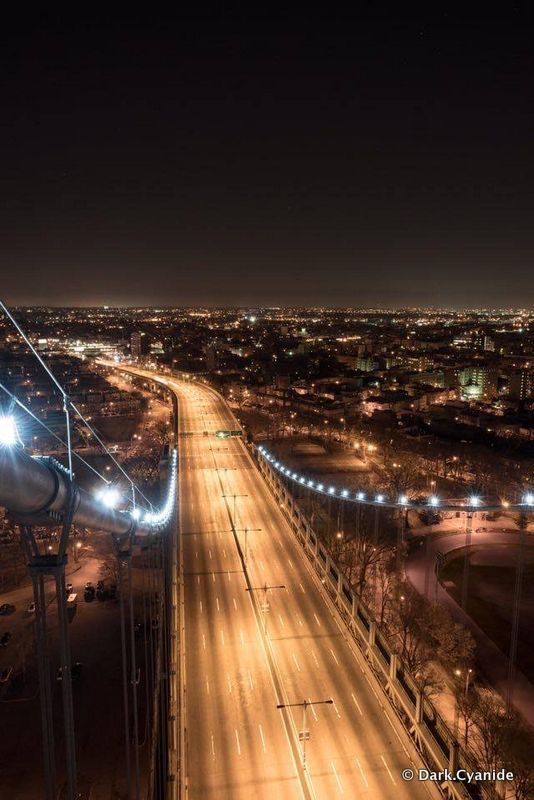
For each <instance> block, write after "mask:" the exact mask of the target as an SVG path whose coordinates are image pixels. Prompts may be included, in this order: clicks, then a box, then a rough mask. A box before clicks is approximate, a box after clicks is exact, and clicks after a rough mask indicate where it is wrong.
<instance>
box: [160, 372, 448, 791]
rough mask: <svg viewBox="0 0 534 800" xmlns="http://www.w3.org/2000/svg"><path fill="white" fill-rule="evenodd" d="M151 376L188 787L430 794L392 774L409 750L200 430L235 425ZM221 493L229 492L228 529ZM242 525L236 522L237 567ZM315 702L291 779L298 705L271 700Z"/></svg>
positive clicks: (278, 539)
mask: <svg viewBox="0 0 534 800" xmlns="http://www.w3.org/2000/svg"><path fill="white" fill-rule="evenodd" d="M145 374H146V373H145ZM150 377H152V378H154V377H156V376H154V375H150ZM163 380H164V382H165V383H166V385H167V386H168V387H169V388H171V389H172V390H173V391H174V392H175V393H176V394H177V396H178V399H179V408H180V425H179V453H180V481H179V483H180V523H181V541H182V543H183V564H184V598H185V662H186V664H185V666H186V669H185V675H186V677H185V687H186V692H185V695H186V711H185V725H186V763H187V766H186V773H187V785H188V796H189V797H190V798H191V800H200V798H202V800H211V799H213V800H222V799H223V798H228V800H241V799H242V800H250V798H271V799H272V798H276V800H283V799H284V798H288V800H289V798H291V800H293V799H294V798H299V797H303V796H307V797H312V798H313V797H315V798H317V799H318V800H319V799H320V800H322V798H325V800H326V798H328V800H330V799H331V798H333V797H339V798H342V797H345V798H351V800H352V798H356V797H358V798H359V797H361V798H365V797H372V798H383V800H391V798H392V797H395V798H399V799H400V798H405V800H413V799H414V798H416V799H418V798H425V800H427V798H428V797H438V796H441V795H439V793H438V791H437V788H436V787H435V786H434V784H428V783H418V782H416V781H415V782H412V783H405V782H404V781H403V780H402V778H401V772H402V770H403V769H405V768H407V767H413V766H414V764H416V765H417V766H420V765H421V762H420V760H419V756H418V754H417V752H416V750H415V748H414V746H413V744H412V742H411V740H410V739H409V737H408V736H407V734H406V733H405V732H404V730H403V728H402V726H401V725H400V723H399V721H398V719H397V717H396V715H395V714H394V712H393V711H392V710H391V708H390V707H389V705H388V703H387V701H386V700H385V698H384V696H383V695H382V694H381V692H380V690H379V689H378V688H377V684H376V683H375V680H374V678H373V677H372V676H369V675H368V673H367V669H366V667H365V664H364V662H363V659H361V658H360V659H359V660H358V659H357V657H356V655H355V652H354V650H353V647H354V645H353V644H352V643H351V642H350V640H349V637H346V633H345V630H344V628H343V624H342V623H341V622H340V621H339V619H338V618H337V616H336V615H335V614H334V613H333V612H332V609H331V607H330V606H329V605H328V604H327V602H326V601H325V599H324V597H323V594H322V593H321V591H320V589H319V587H320V584H318V581H317V578H315V577H314V576H313V574H312V572H311V570H310V568H309V567H308V565H307V562H306V559H305V558H304V557H303V554H302V550H301V548H300V545H299V544H298V542H296V540H295V537H294V534H293V533H292V531H291V530H290V528H289V525H288V523H287V522H286V520H285V518H284V516H283V513H282V511H281V509H280V508H279V507H278V506H277V504H276V503H275V501H274V499H273V497H272V495H271V493H270V491H269V489H268V487H267V485H266V483H265V482H264V480H263V478H262V477H261V475H260V473H259V471H258V470H257V469H256V467H255V466H254V464H253V462H252V459H251V457H250V454H249V453H248V451H247V449H246V447H245V445H244V443H243V442H242V441H241V439H239V438H231V439H218V438H216V437H215V436H214V434H215V431H217V430H219V429H229V428H230V429H232V428H235V427H236V422H235V419H234V418H233V415H232V414H231V412H230V410H229V409H228V407H227V406H226V404H225V403H224V401H223V400H222V398H221V397H220V396H219V395H217V394H216V393H214V392H213V391H211V390H210V389H209V388H207V387H205V386H202V385H200V384H197V383H189V382H188V383H185V382H181V381H175V380H172V379H170V378H163ZM234 494H236V495H242V496H241V497H238V498H237V499H236V517H237V520H236V524H235V528H236V530H237V532H236V533H234V532H233V531H232V521H233V514H234V510H233V504H234V501H233V499H232V498H231V497H229V496H231V495H234ZM223 495H226V496H227V497H226V498H223ZM244 528H248V529H249V531H250V532H249V533H248V558H247V570H246V572H247V573H248V574H247V575H246V574H245V571H244V569H243V561H242V552H243V548H244V533H243V532H242V531H243V529H244ZM252 529H259V530H252ZM236 537H237V538H238V539H239V542H240V546H241V554H240V552H239V549H238V546H237V542H236ZM265 583H267V585H284V586H285V587H286V588H285V589H277V590H273V591H271V592H270V593H269V598H268V599H269V603H270V610H269V612H268V614H267V619H268V644H267V645H266V643H265V638H264V634H263V632H262V620H261V619H260V617H261V614H262V612H261V611H259V612H258V608H259V605H258V604H260V603H261V600H262V597H261V594H262V593H261V592H258V593H256V594H257V597H256V600H257V603H256V605H254V603H253V601H252V597H251V594H252V592H250V591H247V585H248V586H249V587H259V586H263V585H264V584H265ZM267 653H270V655H271V658H269V657H268V655H267ZM273 662H274V663H273ZM327 698H333V700H334V701H335V704H334V705H322V706H317V708H315V709H314V711H311V710H310V711H308V720H307V728H308V730H309V732H310V739H309V741H308V742H307V745H306V748H307V770H306V776H305V777H303V771H302V768H301V763H300V758H299V754H300V750H299V749H298V748H299V747H300V745H299V743H298V738H297V737H298V731H299V730H300V729H301V728H302V712H301V709H300V708H296V709H292V710H291V711H289V712H287V713H286V716H282V713H281V712H280V711H279V710H278V709H277V707H276V706H277V703H279V702H281V701H282V702H291V703H295V702H297V703H298V702H302V701H303V700H304V699H312V700H324V699H327ZM293 712H294V713H293Z"/></svg>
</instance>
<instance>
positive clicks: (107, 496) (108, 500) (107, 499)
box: [98, 486, 120, 508]
mask: <svg viewBox="0 0 534 800" xmlns="http://www.w3.org/2000/svg"><path fill="white" fill-rule="evenodd" d="M98 497H99V499H100V501H101V502H102V503H103V504H104V505H105V506H106V508H116V507H117V506H118V504H119V500H120V495H119V492H118V491H117V489H113V488H112V487H110V486H108V487H107V489H103V490H102V491H101V492H100V494H99V495H98Z"/></svg>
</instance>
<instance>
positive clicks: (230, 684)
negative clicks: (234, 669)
mask: <svg viewBox="0 0 534 800" xmlns="http://www.w3.org/2000/svg"><path fill="white" fill-rule="evenodd" d="M228 691H229V692H230V694H232V681H231V680H230V678H228Z"/></svg>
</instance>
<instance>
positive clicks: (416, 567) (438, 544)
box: [406, 530, 534, 725]
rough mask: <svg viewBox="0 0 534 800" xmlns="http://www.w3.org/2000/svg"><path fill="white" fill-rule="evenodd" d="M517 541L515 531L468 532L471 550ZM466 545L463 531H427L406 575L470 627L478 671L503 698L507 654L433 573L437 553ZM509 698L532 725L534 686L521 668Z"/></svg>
mask: <svg viewBox="0 0 534 800" xmlns="http://www.w3.org/2000/svg"><path fill="white" fill-rule="evenodd" d="M526 539H527V545H528V546H530V547H532V546H534V536H532V535H531V534H528V535H527V537H526ZM517 544H518V533H505V532H499V531H495V530H493V531H492V530H490V531H483V532H480V533H475V532H473V533H472V534H471V548H472V549H481V550H482V549H484V548H485V547H488V546H490V545H507V546H510V547H517ZM465 545H466V535H465V532H463V533H460V532H458V531H452V532H451V533H447V534H446V535H443V534H439V533H438V534H434V535H432V534H427V535H426V537H425V540H424V546H422V547H421V548H417V549H415V550H413V551H412V552H411V553H410V554H409V556H408V558H407V560H406V575H407V577H408V579H409V580H410V582H411V584H412V585H413V586H414V587H415V588H416V589H417V591H418V592H419V593H420V594H426V596H427V597H428V599H429V600H433V601H434V602H439V603H440V604H442V605H444V606H445V607H447V608H448V610H449V612H450V614H451V616H452V617H453V619H455V620H456V621H457V622H461V623H462V624H463V625H465V627H466V628H469V630H470V631H471V632H472V634H473V638H474V639H475V642H476V646H477V651H476V657H477V661H478V663H479V665H480V668H481V671H482V672H483V674H484V675H485V677H486V678H487V680H488V681H490V683H491V684H492V685H493V686H494V688H495V689H496V690H497V691H498V692H500V694H501V695H502V696H503V697H505V696H506V690H507V681H508V657H507V656H506V655H504V654H503V653H502V652H501V650H499V648H498V647H497V645H496V644H495V643H494V642H493V641H492V640H491V639H490V638H489V636H488V635H487V634H486V633H485V632H484V631H483V630H482V628H480V627H479V626H478V625H477V624H476V622H474V620H473V619H472V618H471V617H470V616H469V615H468V614H466V613H465V612H464V611H463V610H462V608H461V607H460V606H459V605H458V603H456V601H455V600H454V599H453V597H451V595H450V594H449V593H448V592H447V590H446V589H445V588H444V587H443V586H442V584H441V582H440V580H439V575H438V574H437V572H436V563H437V557H438V553H441V554H443V555H447V554H450V553H452V552H453V551H456V550H457V551H461V550H462V549H464V548H465ZM459 557H461V556H459ZM512 700H513V704H514V706H515V707H516V708H517V710H518V711H519V712H520V713H521V714H523V716H524V717H525V719H526V720H527V721H528V722H529V723H530V724H531V725H534V686H532V684H531V683H530V681H529V680H528V678H526V676H525V675H524V674H523V673H522V672H521V671H520V670H516V677H515V685H514V692H513V698H512Z"/></svg>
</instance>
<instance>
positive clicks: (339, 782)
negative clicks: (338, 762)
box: [330, 761, 345, 794]
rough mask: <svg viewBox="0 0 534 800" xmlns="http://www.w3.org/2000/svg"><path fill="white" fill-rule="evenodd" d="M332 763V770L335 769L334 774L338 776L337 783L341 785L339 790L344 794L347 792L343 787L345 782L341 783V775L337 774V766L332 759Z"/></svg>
mask: <svg viewBox="0 0 534 800" xmlns="http://www.w3.org/2000/svg"><path fill="white" fill-rule="evenodd" d="M330 765H331V767H332V771H333V773H334V775H335V776H336V781H337V785H338V786H339V791H340V792H341V794H344V793H345V790H344V789H343V784H342V783H341V781H340V780H339V775H338V774H337V772H336V768H335V766H334V762H333V761H331V762H330Z"/></svg>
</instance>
